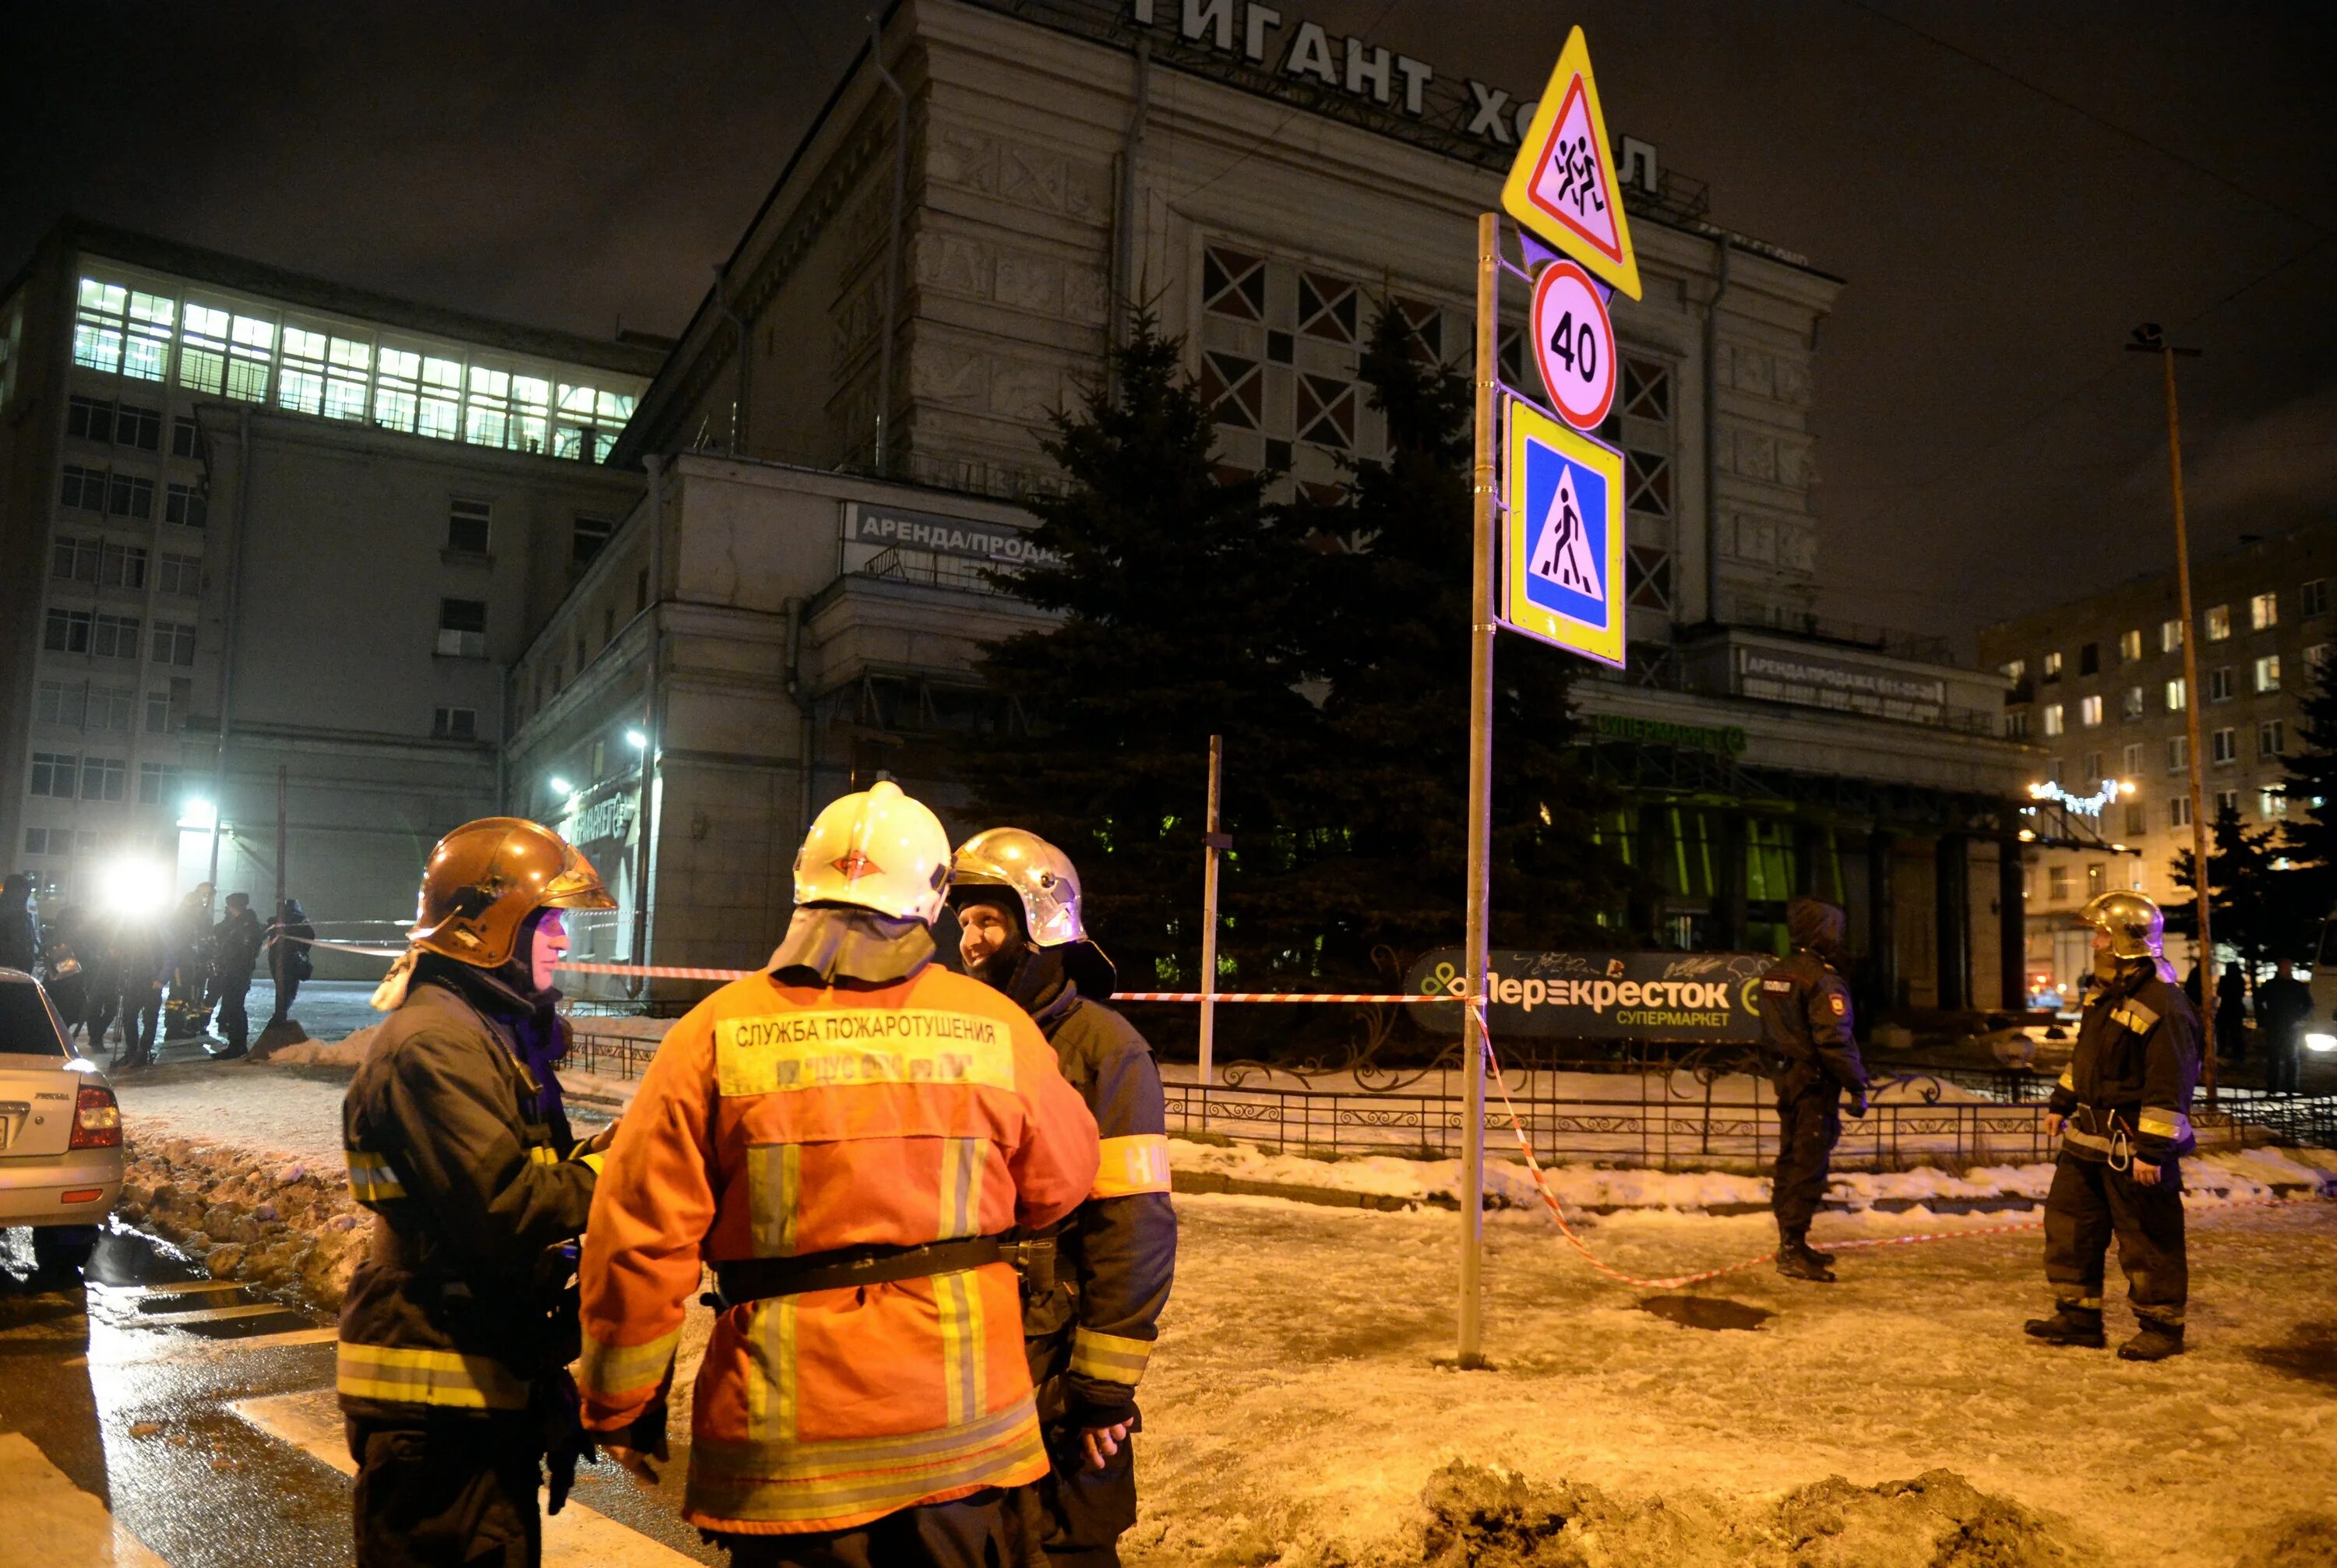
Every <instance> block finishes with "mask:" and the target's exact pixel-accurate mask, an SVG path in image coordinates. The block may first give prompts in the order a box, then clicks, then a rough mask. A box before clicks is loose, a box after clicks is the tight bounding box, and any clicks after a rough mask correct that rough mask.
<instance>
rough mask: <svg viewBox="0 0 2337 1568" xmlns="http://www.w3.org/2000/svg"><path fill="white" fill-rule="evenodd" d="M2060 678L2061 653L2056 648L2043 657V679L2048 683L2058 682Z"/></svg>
mask: <svg viewBox="0 0 2337 1568" xmlns="http://www.w3.org/2000/svg"><path fill="white" fill-rule="evenodd" d="M2060 678H2061V652H2060V650H2059V649H2058V648H2057V649H2055V650H2054V651H2053V652H2050V653H2048V654H2046V655H2045V679H2046V680H2048V681H2058V680H2059V679H2060Z"/></svg>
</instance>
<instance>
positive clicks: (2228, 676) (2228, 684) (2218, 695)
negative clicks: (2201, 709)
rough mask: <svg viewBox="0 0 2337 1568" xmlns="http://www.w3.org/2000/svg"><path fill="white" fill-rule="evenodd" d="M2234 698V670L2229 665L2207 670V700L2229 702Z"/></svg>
mask: <svg viewBox="0 0 2337 1568" xmlns="http://www.w3.org/2000/svg"><path fill="white" fill-rule="evenodd" d="M2231 700H2232V671H2231V670H2230V668H2229V667H2228V666H2226V667H2225V668H2224V669H2221V670H2210V671H2207V701H2210V702H2229V701H2231Z"/></svg>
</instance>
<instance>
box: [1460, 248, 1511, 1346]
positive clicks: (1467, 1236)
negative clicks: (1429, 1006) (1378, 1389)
mask: <svg viewBox="0 0 2337 1568" xmlns="http://www.w3.org/2000/svg"><path fill="white" fill-rule="evenodd" d="M1500 311H1501V217H1500V215H1499V214H1497V213H1492V212H1485V213H1481V214H1479V216H1478V219H1477V365H1476V382H1477V418H1476V429H1477V442H1476V456H1475V462H1474V464H1473V466H1472V469H1471V472H1470V490H1471V495H1470V497H1469V505H1470V510H1471V513H1472V521H1473V524H1474V529H1473V535H1474V536H1473V541H1472V544H1471V547H1470V554H1469V579H1470V580H1469V902H1468V926H1467V932H1466V936H1465V937H1464V942H1463V946H1464V950H1463V952H1462V975H1465V976H1466V983H1465V985H1464V987H1463V988H1464V990H1465V991H1466V993H1467V995H1465V996H1464V997H1463V999H1462V1006H1463V1008H1464V1009H1465V1011H1464V1013H1463V1015H1462V1020H1461V1060H1462V1063H1464V1064H1465V1066H1466V1071H1465V1072H1464V1073H1462V1079H1461V1082H1462V1086H1463V1092H1464V1095H1465V1098H1464V1099H1463V1101H1462V1105H1463V1107H1464V1108H1463V1110H1462V1128H1461V1131H1462V1152H1461V1346H1460V1355H1459V1360H1460V1364H1461V1366H1462V1367H1464V1368H1467V1367H1482V1366H1483V1365H1484V1364H1485V1355H1484V1350H1483V1348H1482V1347H1483V1342H1484V1263H1485V1043H1484V1041H1483V1040H1482V1039H1481V1038H1480V1037H1479V1035H1478V1033H1477V1020H1478V1017H1479V1016H1480V1014H1481V1012H1482V1009H1483V1007H1484V1005H1485V995H1484V992H1485V964H1486V950H1487V947H1488V946H1489V940H1490V939H1489V936H1488V934H1487V932H1488V926H1489V922H1490V917H1491V905H1492V889H1491V881H1492V868H1493V564H1494V541H1495V534H1494V527H1493V492H1494V488H1495V484H1496V481H1495V477H1494V473H1493V453H1494V446H1493V387H1494V383H1495V381H1496V380H1497V379H1498V378H1499V377H1500V375H1501V359H1500V349H1499V339H1498V338H1497V337H1496V334H1497V333H1498V332H1499V330H1500V326H1501V322H1500Z"/></svg>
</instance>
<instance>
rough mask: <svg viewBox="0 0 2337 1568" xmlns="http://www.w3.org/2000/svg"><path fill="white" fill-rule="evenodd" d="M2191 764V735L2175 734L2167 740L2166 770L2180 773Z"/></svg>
mask: <svg viewBox="0 0 2337 1568" xmlns="http://www.w3.org/2000/svg"><path fill="white" fill-rule="evenodd" d="M2190 766H2191V737H2189V736H2188V735H2173V736H2169V737H2168V738H2167V741H2166V770H2167V771H2168V772H2169V773H2180V772H2182V771H2183V770H2184V769H2185V768H2188V767H2190Z"/></svg>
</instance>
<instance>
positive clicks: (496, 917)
mask: <svg viewBox="0 0 2337 1568" xmlns="http://www.w3.org/2000/svg"><path fill="white" fill-rule="evenodd" d="M615 907H617V901H616V900H615V899H614V898H611V897H609V890H608V888H607V887H603V886H602V885H601V874H600V873H599V872H597V871H595V870H593V869H592V862H591V861H590V860H587V859H585V858H584V857H583V856H582V854H580V853H578V852H577V850H576V849H575V848H574V847H573V846H572V845H571V844H569V842H568V841H567V840H566V839H564V838H561V836H560V835H559V834H557V833H554V832H553V831H552V829H551V828H546V827H544V826H543V824H541V823H537V822H530V821H528V820H526V819H525V818H519V817H483V818H480V819H479V820H478V821H476V822H465V823H464V824H463V826H461V827H460V828H455V830H454V831H453V832H452V833H449V834H447V835H446V837H445V838H441V839H440V840H438V847H437V848H435V849H433V850H431V851H430V858H429V860H428V861H427V862H425V864H424V866H423V867H422V894H421V897H419V898H418V899H417V900H416V905H415V910H414V929H413V930H411V931H408V932H407V933H406V939H407V940H408V941H410V942H412V943H413V944H414V945H415V946H416V947H421V948H425V949H426V950H427V951H429V952H432V953H435V954H438V955H439V956H442V957H445V958H452V959H455V961H456V962H458V963H463V964H474V965H477V966H478V967H480V968H482V969H495V968H500V967H502V966H503V965H505V964H508V963H510V962H511V959H512V955H513V950H514V949H515V948H517V946H519V933H520V927H521V926H523V925H525V924H526V923H527V917H528V916H531V915H533V914H534V913H535V912H536V911H537V910H539V909H614V908H615Z"/></svg>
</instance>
